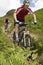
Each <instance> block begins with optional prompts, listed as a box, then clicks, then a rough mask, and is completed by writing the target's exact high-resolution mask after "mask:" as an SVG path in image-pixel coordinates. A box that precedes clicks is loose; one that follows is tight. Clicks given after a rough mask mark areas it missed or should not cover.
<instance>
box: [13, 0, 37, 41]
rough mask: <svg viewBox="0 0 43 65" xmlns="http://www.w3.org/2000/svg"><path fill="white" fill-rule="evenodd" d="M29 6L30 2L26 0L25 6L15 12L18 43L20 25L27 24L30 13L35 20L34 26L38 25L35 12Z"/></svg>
mask: <svg viewBox="0 0 43 65" xmlns="http://www.w3.org/2000/svg"><path fill="white" fill-rule="evenodd" d="M29 5H30V2H29V1H28V0H24V2H23V5H22V6H21V7H19V8H17V10H15V12H14V20H15V34H16V41H19V38H18V32H19V31H18V27H19V23H20V22H21V23H24V22H25V16H26V15H27V14H28V13H30V14H32V16H33V18H34V24H36V23H37V21H36V16H35V14H34V12H33V11H32V10H31V8H29Z"/></svg>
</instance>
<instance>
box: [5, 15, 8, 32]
mask: <svg viewBox="0 0 43 65" xmlns="http://www.w3.org/2000/svg"><path fill="white" fill-rule="evenodd" d="M8 24H9V19H8V17H7V16H6V17H5V32H6V31H7V28H8Z"/></svg>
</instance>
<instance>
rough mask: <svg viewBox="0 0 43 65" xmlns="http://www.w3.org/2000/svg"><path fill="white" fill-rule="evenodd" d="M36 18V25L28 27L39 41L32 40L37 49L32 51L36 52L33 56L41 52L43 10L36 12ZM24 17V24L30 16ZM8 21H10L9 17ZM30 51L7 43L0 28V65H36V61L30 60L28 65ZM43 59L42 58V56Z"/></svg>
mask: <svg viewBox="0 0 43 65" xmlns="http://www.w3.org/2000/svg"><path fill="white" fill-rule="evenodd" d="M36 16H37V21H38V23H37V25H29V27H28V30H30V32H32V33H34V34H38V36H39V40H38V41H35V40H33V43H37V44H38V45H37V44H36V46H37V49H35V50H33V52H36V51H37V50H38V51H37V52H36V54H35V55H34V56H36V57H39V56H37V54H39V53H40V54H41V53H42V52H43V44H42V43H43V9H42V10H39V11H37V12H36ZM28 17H29V16H27V17H26V22H28V21H29V20H31V19H32V17H31V15H30V18H28ZM9 18H10V20H11V19H12V17H11V16H9ZM3 20H4V19H3V18H0V27H1V26H2V25H3ZM31 52H32V51H30V49H29V48H27V49H25V48H24V49H22V48H21V47H19V46H16V45H14V44H12V43H11V42H10V41H8V38H7V36H6V35H5V34H4V33H3V32H2V30H1V28H0V65H36V63H37V60H35V61H34V62H33V61H31V60H30V64H29V63H28V62H27V57H28V56H29V55H30V53H31ZM42 57H43V56H42Z"/></svg>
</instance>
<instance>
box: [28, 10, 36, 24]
mask: <svg viewBox="0 0 43 65" xmlns="http://www.w3.org/2000/svg"><path fill="white" fill-rule="evenodd" d="M29 11H30V13H31V14H32V16H33V18H34V23H37V20H36V15H35V13H34V12H33V11H32V10H31V9H29Z"/></svg>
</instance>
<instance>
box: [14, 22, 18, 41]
mask: <svg viewBox="0 0 43 65" xmlns="http://www.w3.org/2000/svg"><path fill="white" fill-rule="evenodd" d="M18 27H19V23H15V35H16V41H19V38H18V32H19V31H18Z"/></svg>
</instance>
